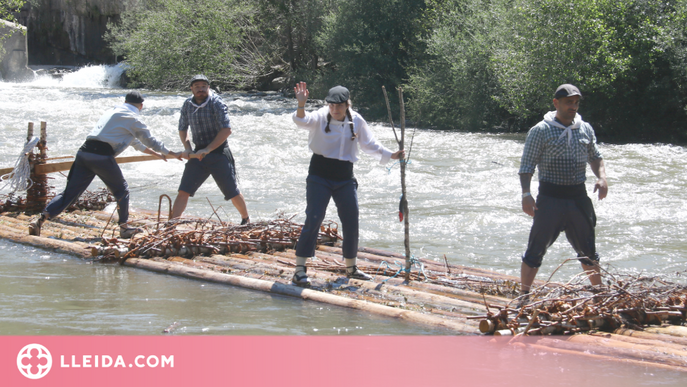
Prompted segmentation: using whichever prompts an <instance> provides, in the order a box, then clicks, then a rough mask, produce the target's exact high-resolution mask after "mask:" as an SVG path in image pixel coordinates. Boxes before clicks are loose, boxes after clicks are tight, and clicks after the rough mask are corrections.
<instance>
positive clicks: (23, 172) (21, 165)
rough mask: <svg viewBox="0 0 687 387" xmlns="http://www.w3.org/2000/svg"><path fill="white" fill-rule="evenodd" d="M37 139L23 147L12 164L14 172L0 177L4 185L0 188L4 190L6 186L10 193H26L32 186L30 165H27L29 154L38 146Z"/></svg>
mask: <svg viewBox="0 0 687 387" xmlns="http://www.w3.org/2000/svg"><path fill="white" fill-rule="evenodd" d="M38 141H39V140H38V137H34V138H32V139H31V141H29V142H27V143H26V145H24V150H22V152H21V154H20V155H19V157H18V158H17V161H16V162H15V163H14V170H13V171H12V172H10V173H7V174H5V175H2V176H0V181H4V182H5V184H4V185H3V186H2V188H0V190H4V189H5V188H6V187H7V186H9V187H10V189H11V191H10V193H14V192H17V191H26V190H28V189H29V188H31V186H32V185H33V181H32V180H31V177H30V176H31V164H29V153H30V152H31V150H32V149H33V148H34V147H35V146H36V144H38Z"/></svg>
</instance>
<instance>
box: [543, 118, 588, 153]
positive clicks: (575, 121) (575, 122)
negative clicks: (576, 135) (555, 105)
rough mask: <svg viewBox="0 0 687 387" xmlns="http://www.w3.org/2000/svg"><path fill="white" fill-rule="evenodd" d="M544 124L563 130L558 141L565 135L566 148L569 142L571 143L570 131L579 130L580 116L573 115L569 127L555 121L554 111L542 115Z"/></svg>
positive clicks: (580, 124)
mask: <svg viewBox="0 0 687 387" xmlns="http://www.w3.org/2000/svg"><path fill="white" fill-rule="evenodd" d="M544 122H546V123H547V124H549V125H553V126H556V127H558V128H561V129H564V130H563V133H561V135H560V136H558V139H559V140H560V139H561V138H563V137H565V136H566V135H567V136H568V146H570V142H571V141H572V131H573V130H575V129H579V128H580V127H581V126H582V116H581V115H579V114H577V113H575V118H574V119H573V122H572V124H571V125H570V126H564V125H563V124H561V123H560V122H558V121H556V111H555V110H554V111H551V112H548V113H546V114H545V115H544Z"/></svg>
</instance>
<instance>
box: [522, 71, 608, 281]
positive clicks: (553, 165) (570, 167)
mask: <svg viewBox="0 0 687 387" xmlns="http://www.w3.org/2000/svg"><path fill="white" fill-rule="evenodd" d="M581 98H582V93H580V90H579V89H578V88H577V87H575V86H573V85H570V84H564V85H561V86H559V87H558V89H556V93H555V94H554V98H553V105H554V107H555V108H556V110H555V111H551V112H548V113H546V114H545V115H544V120H543V121H541V122H539V123H538V124H537V125H535V126H534V127H533V128H532V129H530V131H529V132H528V133H527V139H526V140H525V149H524V151H523V154H522V159H521V161H520V171H519V172H518V173H519V174H520V185H521V186H522V210H523V211H524V212H525V213H526V214H527V215H529V216H533V217H534V222H533V224H532V229H531V230H530V237H529V242H528V245H527V251H526V252H525V255H523V257H522V265H521V268H520V280H521V288H520V289H521V293H522V294H523V295H525V294H527V293H529V291H530V286H531V285H532V282H534V278H535V277H536V275H537V271H538V270H539V267H540V266H541V262H542V259H543V257H544V254H546V250H547V249H548V248H549V247H550V246H551V245H552V244H553V242H555V241H556V238H558V235H559V234H560V233H561V231H565V236H566V237H567V238H568V241H569V242H570V244H571V245H572V247H573V248H574V249H575V251H576V252H577V256H578V259H579V261H580V263H581V264H582V268H583V270H584V271H585V272H586V273H587V275H588V277H589V280H590V281H591V283H592V285H600V284H601V275H600V268H599V264H598V262H599V255H598V254H597V252H596V245H595V239H594V238H595V235H594V227H595V226H596V214H595V213H594V206H593V205H592V202H591V199H589V197H588V196H587V190H586V187H585V183H584V182H585V180H586V168H587V163H589V165H590V166H591V169H592V172H594V175H596V177H597V178H598V180H597V181H596V184H595V185H594V192H597V191H598V192H599V200H602V199H603V198H605V197H606V194H607V193H608V184H607V183H606V169H605V167H604V161H603V158H602V156H601V153H599V149H598V148H597V146H596V136H595V134H594V129H592V126H591V125H589V124H588V123H586V122H584V121H582V117H581V116H580V115H579V114H577V109H578V108H579V106H580V99H581ZM535 168H538V169H539V195H538V196H537V200H536V202H535V200H534V198H533V197H532V194H531V193H530V182H531V181H532V175H533V174H534V170H535Z"/></svg>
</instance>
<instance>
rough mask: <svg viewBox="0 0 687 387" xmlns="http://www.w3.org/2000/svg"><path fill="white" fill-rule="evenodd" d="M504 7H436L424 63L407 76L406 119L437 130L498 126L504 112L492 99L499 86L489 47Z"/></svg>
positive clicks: (480, 1) (476, 0)
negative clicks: (408, 116) (433, 24)
mask: <svg viewBox="0 0 687 387" xmlns="http://www.w3.org/2000/svg"><path fill="white" fill-rule="evenodd" d="M502 3H503V2H499V1H490V0H466V1H448V2H446V3H443V4H440V5H438V6H437V7H438V9H437V13H438V14H439V15H442V16H441V17H439V18H437V19H436V23H435V28H434V33H433V35H432V36H431V37H430V38H429V39H427V46H428V49H427V54H428V58H429V59H428V61H427V62H426V63H425V64H423V65H420V66H416V67H414V68H413V69H412V71H411V72H410V74H411V75H410V79H409V82H408V84H407V88H408V89H409V91H410V92H411V96H412V98H411V100H410V101H409V102H408V109H409V115H410V117H412V118H413V119H415V120H417V121H421V122H425V123H426V124H427V125H428V126H432V127H438V128H442V129H456V128H457V129H461V130H473V131H474V130H483V129H486V128H493V127H495V126H498V125H500V124H501V123H502V119H503V117H504V116H505V112H504V111H503V109H501V108H500V107H499V105H498V103H496V101H495V100H494V96H497V95H499V84H498V82H497V79H496V75H495V73H494V70H493V68H492V64H491V63H492V57H493V51H492V50H493V48H494V47H495V46H496V43H497V39H498V38H499V35H498V33H497V32H498V31H499V28H500V26H502V25H503V23H504V20H503V14H504V13H505V12H506V9H507V8H506V7H504V4H502Z"/></svg>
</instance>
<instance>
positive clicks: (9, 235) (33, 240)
mask: <svg viewBox="0 0 687 387" xmlns="http://www.w3.org/2000/svg"><path fill="white" fill-rule="evenodd" d="M0 238H5V239H9V240H11V241H14V242H17V243H23V244H28V245H32V246H37V247H41V248H44V249H49V250H55V251H58V252H62V253H67V254H74V255H78V256H80V257H82V258H87V257H89V256H90V255H91V251H90V249H89V248H88V244H86V243H82V242H72V241H69V242H68V241H62V240H59V239H50V238H44V237H38V236H33V235H28V232H23V231H22V232H18V231H17V230H16V229H12V228H8V227H6V226H2V225H0Z"/></svg>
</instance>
